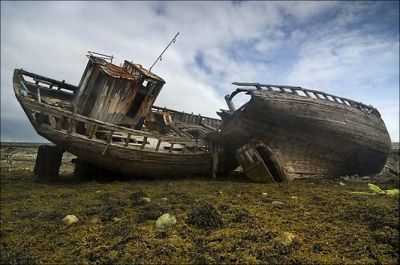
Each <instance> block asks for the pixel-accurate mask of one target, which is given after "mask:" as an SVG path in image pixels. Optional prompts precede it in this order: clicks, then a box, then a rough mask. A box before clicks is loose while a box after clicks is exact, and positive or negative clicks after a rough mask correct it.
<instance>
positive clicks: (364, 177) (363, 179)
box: [361, 176, 371, 180]
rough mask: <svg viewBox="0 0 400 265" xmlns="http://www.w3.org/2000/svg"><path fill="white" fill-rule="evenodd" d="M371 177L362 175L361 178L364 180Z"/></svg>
mask: <svg viewBox="0 0 400 265" xmlns="http://www.w3.org/2000/svg"><path fill="white" fill-rule="evenodd" d="M370 178H371V177H369V176H365V177H362V178H361V179H362V180H369V179H370Z"/></svg>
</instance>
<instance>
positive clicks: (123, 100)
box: [73, 52, 165, 129]
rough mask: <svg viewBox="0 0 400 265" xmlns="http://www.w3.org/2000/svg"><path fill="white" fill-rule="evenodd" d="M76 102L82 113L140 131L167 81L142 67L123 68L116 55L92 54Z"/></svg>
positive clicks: (76, 95) (136, 65)
mask: <svg viewBox="0 0 400 265" xmlns="http://www.w3.org/2000/svg"><path fill="white" fill-rule="evenodd" d="M88 58H89V61H88V63H87V66H86V69H85V71H84V73H83V75H82V78H81V80H80V82H79V86H78V91H76V93H75V98H74V101H73V107H74V111H75V112H76V113H78V114H81V115H84V116H87V117H90V118H94V119H97V120H100V121H104V122H109V123H113V124H117V125H123V126H127V127H130V128H135V129H140V128H141V127H142V126H143V122H144V119H145V117H146V116H147V114H148V113H149V112H150V110H151V106H152V105H153V103H154V101H155V100H156V99H157V96H158V94H159V93H160V91H161V89H162V87H163V85H164V84H165V81H164V80H163V79H162V78H161V77H159V76H157V75H155V74H153V73H151V72H150V71H148V70H146V69H144V68H143V67H142V66H141V65H140V64H134V63H132V62H128V61H125V62H124V64H123V65H122V66H121V67H119V66H117V65H114V64H112V58H113V57H112V56H107V55H103V54H98V53H93V52H89V55H88Z"/></svg>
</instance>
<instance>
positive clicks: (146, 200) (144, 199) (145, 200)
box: [140, 197, 151, 203]
mask: <svg viewBox="0 0 400 265" xmlns="http://www.w3.org/2000/svg"><path fill="white" fill-rule="evenodd" d="M140 200H141V201H142V202H144V203H149V202H151V199H150V198H148V197H142V198H140Z"/></svg>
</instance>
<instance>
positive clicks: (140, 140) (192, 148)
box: [23, 99, 210, 154]
mask: <svg viewBox="0 0 400 265" xmlns="http://www.w3.org/2000/svg"><path fill="white" fill-rule="evenodd" d="M23 105H24V106H25V108H27V109H28V110H29V113H30V118H31V121H32V122H33V123H34V124H35V125H38V126H41V127H44V128H49V129H51V130H55V131H58V132H62V133H64V134H68V135H71V136H78V137H83V138H85V139H88V140H94V141H100V142H103V143H105V144H107V145H106V147H105V149H104V151H103V153H102V154H105V153H106V151H107V149H108V148H109V146H110V145H118V146H121V147H125V148H133V149H140V150H142V149H146V150H148V151H157V152H167V153H186V152H188V153H189V152H190V153H197V152H203V153H209V151H210V146H209V143H208V142H207V141H205V140H204V139H199V138H183V137H170V136H161V135H155V134H152V133H148V132H145V131H138V130H134V129H130V128H126V127H122V126H118V125H114V124H109V123H105V122H102V121H98V120H95V119H91V118H88V117H85V116H82V115H79V114H74V113H72V112H70V111H66V110H62V109H58V108H52V107H49V106H48V105H46V104H43V103H40V102H38V101H35V100H30V99H25V100H24V101H23Z"/></svg>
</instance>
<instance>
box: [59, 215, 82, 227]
mask: <svg viewBox="0 0 400 265" xmlns="http://www.w3.org/2000/svg"><path fill="white" fill-rule="evenodd" d="M62 221H63V223H64V224H66V225H72V224H73V223H76V222H78V221H79V219H78V217H76V216H75V215H72V214H68V215H66V216H65V217H64V219H62Z"/></svg>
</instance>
